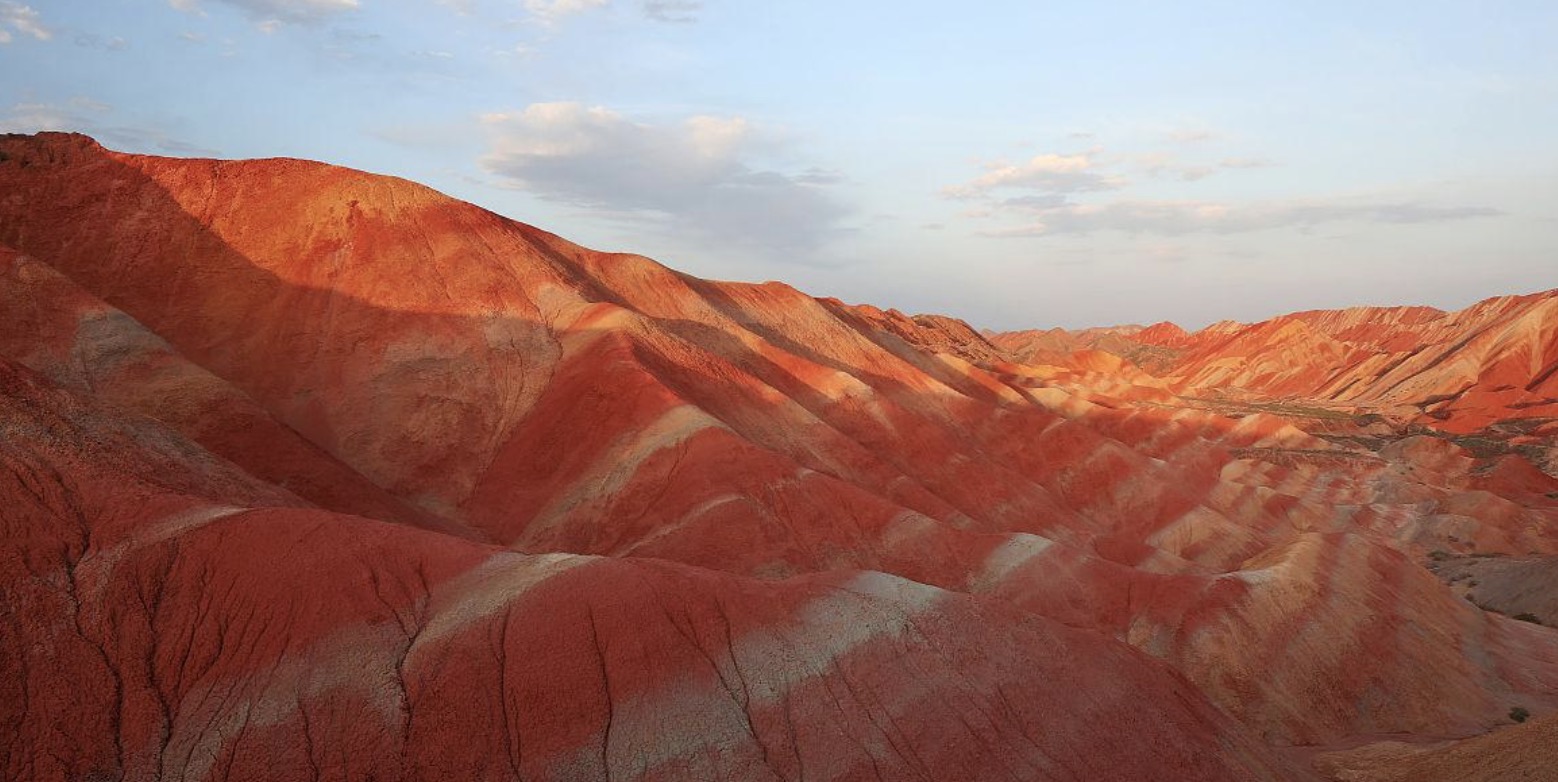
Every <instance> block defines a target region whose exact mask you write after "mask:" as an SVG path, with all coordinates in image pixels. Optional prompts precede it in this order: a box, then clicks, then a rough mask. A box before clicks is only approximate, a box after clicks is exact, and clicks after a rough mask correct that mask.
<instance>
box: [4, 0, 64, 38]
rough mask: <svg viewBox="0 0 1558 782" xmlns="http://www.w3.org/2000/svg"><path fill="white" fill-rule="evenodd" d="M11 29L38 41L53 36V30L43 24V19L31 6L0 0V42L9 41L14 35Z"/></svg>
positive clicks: (9, 0) (10, 0) (11, 0)
mask: <svg viewBox="0 0 1558 782" xmlns="http://www.w3.org/2000/svg"><path fill="white" fill-rule="evenodd" d="M7 28H9V29H7ZM13 31H14V32H15V33H20V34H22V35H27V36H31V37H33V38H36V39H38V40H40V41H47V40H49V39H50V38H53V37H54V31H52V30H50V29H49V28H47V27H45V26H44V25H43V20H42V19H40V18H39V16H38V12H37V11H36V10H34V9H33V7H32V6H30V5H22V4H21V3H17V2H13V0H0V43H10V42H11V40H12V39H13V38H14V37H15V36H14V35H13Z"/></svg>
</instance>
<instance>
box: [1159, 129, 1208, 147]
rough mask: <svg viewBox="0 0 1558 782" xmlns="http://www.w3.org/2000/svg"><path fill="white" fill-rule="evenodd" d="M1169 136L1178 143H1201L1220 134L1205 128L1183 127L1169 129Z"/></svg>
mask: <svg viewBox="0 0 1558 782" xmlns="http://www.w3.org/2000/svg"><path fill="white" fill-rule="evenodd" d="M1168 138H1169V140H1170V141H1172V142H1174V143H1176V144H1199V143H1201V142H1203V141H1212V140H1214V139H1216V138H1218V134H1217V133H1216V132H1215V131H1211V130H1207V129H1205V128H1181V129H1179V130H1171V131H1169V133H1168Z"/></svg>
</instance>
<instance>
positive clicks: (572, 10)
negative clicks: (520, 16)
mask: <svg viewBox="0 0 1558 782" xmlns="http://www.w3.org/2000/svg"><path fill="white" fill-rule="evenodd" d="M608 2H609V0H525V10H526V11H528V12H529V13H530V15H531V16H532V17H533V18H535V19H536V20H538V21H540V22H542V23H544V24H554V23H556V22H558V21H560V20H562V19H564V18H567V17H569V16H573V15H574V14H578V13H583V12H585V11H591V10H594V9H596V8H603V7H605V6H606V5H607V3H608Z"/></svg>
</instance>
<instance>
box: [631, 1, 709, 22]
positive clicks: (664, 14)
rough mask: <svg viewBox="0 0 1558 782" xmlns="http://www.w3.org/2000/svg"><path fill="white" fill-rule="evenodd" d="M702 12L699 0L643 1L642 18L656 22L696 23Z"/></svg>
mask: <svg viewBox="0 0 1558 782" xmlns="http://www.w3.org/2000/svg"><path fill="white" fill-rule="evenodd" d="M702 11H703V3H702V2H700V0H644V16H647V17H649V18H650V19H653V20H655V21H657V22H671V23H680V24H685V23H688V22H696V21H698V14H699V13H701V12H702Z"/></svg>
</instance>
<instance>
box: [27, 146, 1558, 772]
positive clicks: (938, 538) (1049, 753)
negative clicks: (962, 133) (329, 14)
mask: <svg viewBox="0 0 1558 782" xmlns="http://www.w3.org/2000/svg"><path fill="white" fill-rule="evenodd" d="M0 304H3V306H4V311H5V312H6V314H7V317H6V318H4V319H3V322H0V434H3V439H0V458H3V460H4V465H5V469H4V470H0V481H5V488H4V490H3V493H0V499H4V500H5V510H4V512H3V515H0V519H3V521H4V536H3V540H4V541H5V542H4V544H3V545H0V597H3V598H4V601H3V604H0V611H3V614H0V629H3V630H4V631H5V632H3V633H0V665H3V666H5V668H4V669H0V687H6V688H8V690H7V691H6V692H5V693H3V694H0V748H3V749H0V767H3V768H4V775H5V777H6V778H8V779H9V778H16V779H79V778H88V777H90V775H99V777H98V778H104V779H116V778H123V779H189V780H195V779H222V780H229V779H311V778H314V779H317V778H344V779H367V778H382V779H449V778H459V779H467V778H469V779H515V778H520V779H597V778H599V779H608V778H616V779H621V778H635V779H636V778H645V779H787V780H788V779H794V780H800V779H857V778H879V779H962V778H967V779H1007V778H1010V779H1121V780H1128V779H1165V780H1169V779H1209V780H1210V779H1289V780H1302V779H1312V778H1317V776H1316V775H1323V774H1326V773H1330V772H1329V771H1327V769H1331V770H1333V771H1334V770H1337V769H1343V770H1345V769H1344V766H1343V765H1337V764H1335V763H1332V764H1331V765H1326V763H1327V762H1329V761H1325V762H1322V760H1321V759H1323V758H1329V757H1331V755H1329V754H1326V753H1329V752H1340V751H1343V750H1345V749H1346V748H1348V747H1356V746H1358V745H1359V744H1360V743H1364V744H1366V743H1367V742H1368V741H1369V740H1370V737H1376V736H1381V735H1386V734H1390V735H1396V736H1409V737H1417V738H1419V739H1421V740H1425V741H1426V740H1436V741H1442V740H1448V739H1459V738H1466V737H1472V736H1477V735H1480V734H1484V733H1487V732H1488V731H1489V730H1491V729H1493V728H1495V727H1497V726H1499V725H1503V724H1507V723H1508V721H1509V718H1508V714H1509V713H1510V710H1511V709H1512V708H1516V707H1519V708H1522V709H1526V710H1528V711H1529V713H1530V714H1532V715H1534V717H1536V718H1539V719H1540V718H1545V716H1546V715H1548V714H1552V713H1555V712H1558V630H1554V629H1553V628H1552V627H1549V626H1546V625H1544V624H1543V623H1541V622H1533V621H1522V620H1517V619H1516V618H1515V615H1516V614H1519V613H1521V611H1519V610H1515V609H1517V608H1523V607H1530V606H1547V605H1551V604H1552V601H1553V600H1554V596H1555V593H1554V592H1553V590H1554V589H1555V585H1554V584H1555V582H1554V581H1553V580H1552V579H1551V578H1550V577H1548V576H1549V575H1550V573H1551V569H1550V567H1549V566H1548V564H1549V563H1550V562H1552V561H1553V559H1552V558H1554V557H1558V478H1554V477H1553V475H1552V474H1551V473H1552V471H1553V467H1552V461H1551V458H1552V453H1551V448H1552V446H1553V445H1554V440H1553V433H1554V432H1555V431H1558V429H1555V426H1554V422H1555V421H1558V399H1555V397H1558V386H1555V385H1554V383H1558V380H1555V379H1554V374H1555V372H1554V366H1558V363H1555V362H1558V293H1554V294H1545V295H1537V296H1526V297H1511V298H1506V299H1497V300H1492V301H1489V302H1484V303H1482V304H1479V305H1477V306H1475V307H1472V308H1469V309H1467V310H1465V311H1462V312H1458V313H1443V312H1438V311H1435V310H1427V309H1422V308H1414V309H1359V310H1346V311H1340V312H1321V313H1299V314H1296V315H1291V316H1286V317H1284V318H1278V319H1274V320H1272V321H1268V322H1266V323H1263V324H1255V325H1250V326H1245V325H1242V324H1219V325H1217V326H1214V327H1211V328H1208V329H1203V330H1202V331H1199V332H1195V333H1186V332H1184V331H1183V330H1181V329H1179V328H1178V327H1176V326H1173V325H1172V324H1157V325H1154V326H1150V327H1146V328H1141V327H1130V328H1127V329H1118V330H1110V329H1100V330H1094V331H1091V332H1086V333H1081V334H1077V333H1071V332H1058V331H1057V332H1047V333H1038V332H1030V333H1024V334H1017V335H989V334H981V333H979V332H977V331H976V330H974V329H972V328H970V327H969V326H968V325H967V324H965V323H962V322H960V321H957V320H954V319H950V318H944V317H939V316H915V317H909V316H905V315H903V314H901V313H898V312H895V311H891V310H886V311H884V310H881V309H877V308H874V307H870V306H864V305H859V306H856V305H849V304H846V303H844V302H840V301H838V300H835V299H817V298H812V297H810V296H807V295H805V294H803V293H801V292H799V291H796V290H795V289H793V288H790V287H788V286H785V285H783V284H779V283H766V284H762V285H751V284H738V283H721V282H712V281H707V280H701V279H697V278H693V277H690V276H687V275H683V274H679V273H677V272H674V271H672V270H670V269H668V268H666V267H664V266H662V265H660V264H658V263H656V262H654V261H652V260H649V259H647V258H643V257H641V256H634V255H621V254H607V253H598V252H594V251H590V250H587V249H585V248H581V247H579V246H576V245H573V244H571V243H569V242H567V241H565V240H563V239H561V238H559V237H556V236H553V235H551V234H548V233H545V232H543V231H540V230H538V229H536V228H533V227H530V226H527V225H524V224H521V223H516V222H513V221H511V220H508V219H506V218H503V217H500V216H498V215H495V214H493V213H490V212H487V211H485V210H482V209H479V208H477V207H474V206H471V205H469V204H464V203H461V202H458V201H455V200H453V199H450V198H447V197H445V196H443V195H441V194H439V193H437V192H434V191H432V190H429V189H427V188H424V187H421V186H418V185H415V184H413V183H410V182H406V181H403V180H397V179H393V178H388V177H382V176H375V175H371V174H366V173H362V172H357V171H351V170H347V169H342V168H336V167H332V166H328V165H323V164H319V163H310V162H304V161H296V160H256V161H213V160H180V159H169V158H154V157H144V156H135V155H126V154H121V153H116V152H112V151H108V150H105V149H103V148H102V147H100V146H98V145H97V144H96V143H95V142H93V141H91V140H90V139H87V138H85V137H81V136H69V135H60V134H40V135H38V136H7V137H3V138H0ZM1036 319H1039V318H1038V317H1036ZM1486 555H1504V556H1502V557H1496V558H1495V557H1490V556H1486ZM1495 559H1497V561H1499V562H1503V563H1507V564H1509V565H1510V567H1509V568H1505V569H1503V570H1499V571H1498V572H1497V573H1495V572H1493V571H1492V570H1488V571H1487V572H1486V573H1485V574H1482V575H1481V577H1482V578H1486V579H1487V580H1488V586H1487V587H1485V588H1483V591H1482V593H1481V594H1482V595H1484V597H1485V599H1484V600H1482V601H1481V602H1479V601H1478V598H1477V596H1476V595H1477V594H1478V593H1477V592H1476V591H1475V590H1468V589H1467V587H1466V582H1467V581H1468V580H1470V579H1471V578H1472V577H1469V576H1464V575H1461V571H1460V570H1456V569H1455V567H1452V566H1457V567H1458V566H1459V563H1462V562H1473V561H1474V560H1475V561H1476V563H1481V562H1482V561H1484V560H1486V561H1488V562H1493V561H1494V560H1495ZM1516 563H1534V564H1527V565H1522V566H1521V567H1514V565H1515V564H1516ZM1470 566H1471V565H1468V566H1467V567H1470ZM1479 566H1480V565H1479ZM1469 591H1470V594H1468V592H1469ZM1544 601H1545V602H1544ZM1505 607H1507V608H1508V610H1506V608H1505ZM1543 610H1546V609H1545V608H1544V609H1543ZM1500 611H1503V613H1500ZM1500 735H1501V734H1500ZM1532 735H1538V734H1535V733H1532ZM1468 746H1470V745H1468ZM1348 751H1351V750H1348ZM1399 754H1400V753H1396V754H1390V753H1389V752H1386V753H1385V755H1389V756H1390V757H1397V755H1399ZM1312 761H1313V762H1312ZM1402 762H1405V761H1402ZM1345 768H1353V767H1352V766H1346V767H1345ZM1338 773H1340V772H1339V771H1338ZM1348 773H1351V772H1350V771H1349V772H1348ZM1318 778H1323V777H1318Z"/></svg>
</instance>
